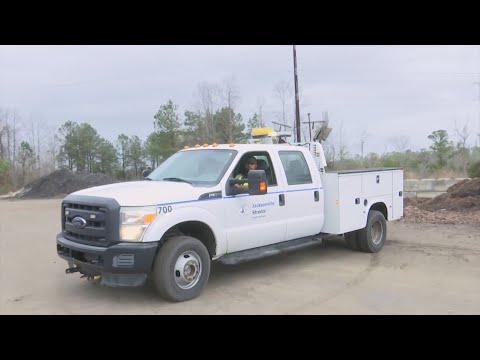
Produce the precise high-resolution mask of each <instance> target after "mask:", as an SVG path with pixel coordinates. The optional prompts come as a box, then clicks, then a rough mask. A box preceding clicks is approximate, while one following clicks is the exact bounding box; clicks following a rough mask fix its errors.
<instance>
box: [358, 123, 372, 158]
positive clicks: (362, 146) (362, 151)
mask: <svg viewBox="0 0 480 360" xmlns="http://www.w3.org/2000/svg"><path fill="white" fill-rule="evenodd" d="M369 137H370V135H369V134H368V133H367V130H363V132H362V133H361V135H360V156H361V158H362V160H363V157H364V155H365V144H366V143H367V139H368V138H369Z"/></svg>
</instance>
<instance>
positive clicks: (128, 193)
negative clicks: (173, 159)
mask: <svg viewBox="0 0 480 360" xmlns="http://www.w3.org/2000/svg"><path fill="white" fill-rule="evenodd" d="M210 191H215V190H214V189H213V188H203V187H194V186H192V185H190V184H187V183H181V182H172V181H131V182H124V183H117V184H110V185H103V186H96V187H92V188H88V189H84V190H80V191H76V192H74V193H72V195H87V196H98V197H104V198H112V199H115V200H116V201H117V202H118V203H119V204H120V206H149V205H158V204H166V203H172V202H180V201H190V200H197V199H198V198H199V196H200V195H201V194H204V193H206V192H210Z"/></svg>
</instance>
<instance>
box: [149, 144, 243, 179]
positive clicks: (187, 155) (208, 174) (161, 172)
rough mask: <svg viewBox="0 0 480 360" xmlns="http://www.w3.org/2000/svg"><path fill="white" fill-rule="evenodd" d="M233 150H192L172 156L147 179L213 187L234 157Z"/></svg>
mask: <svg viewBox="0 0 480 360" xmlns="http://www.w3.org/2000/svg"><path fill="white" fill-rule="evenodd" d="M236 153H237V152H236V151H235V150H223V149H218V150H213V149H208V150H207V149H205V150H192V151H180V152H177V153H175V154H173V155H172V156H171V157H169V158H168V159H167V160H166V161H165V162H163V163H162V164H161V165H160V166H159V167H158V168H156V169H155V170H154V171H153V172H152V173H151V174H150V175H148V177H147V179H149V180H156V181H160V180H164V181H178V182H187V183H190V184H192V185H194V186H213V185H216V184H218V183H219V182H220V180H221V179H222V177H223V175H224V174H225V171H227V168H228V167H229V166H230V164H231V163H232V161H233V159H234V158H235V155H236Z"/></svg>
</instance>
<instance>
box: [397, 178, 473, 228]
mask: <svg viewBox="0 0 480 360" xmlns="http://www.w3.org/2000/svg"><path fill="white" fill-rule="evenodd" d="M404 206H405V210H404V215H405V221H407V222H413V223H434V224H480V178H475V179H471V180H463V181H461V182H459V183H457V184H455V185H453V186H451V187H450V188H448V190H447V192H446V193H445V194H441V195H439V196H436V197H434V198H433V199H426V198H417V199H412V198H406V199H405V201H404Z"/></svg>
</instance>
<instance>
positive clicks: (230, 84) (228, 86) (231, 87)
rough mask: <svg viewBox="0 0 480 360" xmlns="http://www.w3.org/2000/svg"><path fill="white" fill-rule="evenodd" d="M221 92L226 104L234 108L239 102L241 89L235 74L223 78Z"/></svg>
mask: <svg viewBox="0 0 480 360" xmlns="http://www.w3.org/2000/svg"><path fill="white" fill-rule="evenodd" d="M221 94H222V98H223V101H224V102H225V104H226V105H227V106H228V107H229V108H230V109H232V110H234V108H235V106H236V105H237V102H238V101H239V100H240V90H239V88H238V86H237V83H236V80H235V78H234V77H233V76H232V77H229V78H226V79H225V80H223V83H222V88H221Z"/></svg>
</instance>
